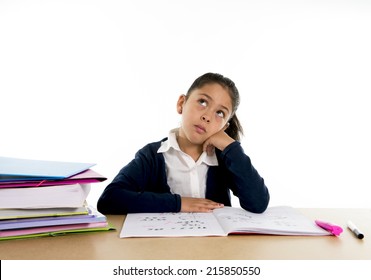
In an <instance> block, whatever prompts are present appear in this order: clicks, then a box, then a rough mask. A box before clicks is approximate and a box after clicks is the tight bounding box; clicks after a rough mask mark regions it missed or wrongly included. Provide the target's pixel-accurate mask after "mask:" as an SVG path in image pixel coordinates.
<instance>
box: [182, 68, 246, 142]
mask: <svg viewBox="0 0 371 280" xmlns="http://www.w3.org/2000/svg"><path fill="white" fill-rule="evenodd" d="M214 83H216V84H219V85H220V86H222V87H224V88H225V89H227V91H228V93H229V96H230V97H231V100H232V114H231V118H230V119H229V121H228V122H229V126H228V128H227V129H226V130H225V132H226V133H227V134H228V135H229V136H230V137H231V138H233V139H234V140H237V141H239V140H240V138H241V137H240V136H242V135H243V129H242V126H241V123H240V121H239V120H238V118H237V115H236V111H237V109H238V106H239V105H240V94H239V92H238V89H237V87H236V85H235V83H234V82H233V81H232V80H231V79H229V78H227V77H224V76H223V75H221V74H218V73H206V74H204V75H202V76H200V77H198V78H197V79H196V80H195V81H194V82H193V84H192V85H191V87H190V88H189V89H188V91H187V94H186V98H188V97H189V96H190V95H191V93H192V91H193V90H195V89H198V88H201V87H203V86H204V85H206V84H214Z"/></svg>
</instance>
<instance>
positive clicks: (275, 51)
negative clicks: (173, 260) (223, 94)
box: [0, 0, 371, 207]
mask: <svg viewBox="0 0 371 280" xmlns="http://www.w3.org/2000/svg"><path fill="white" fill-rule="evenodd" d="M370 3H371V2H369V1H366V0H363V1H362V0H344V1H330V0H326V1H322V0H321V1H320V0H318V1H288V0H285V1H267V0H265V1H264V0H263V1H248V0H246V1H242V0H241V1H237V0H229V1H227V0H210V1H200V0H197V1H193V0H192V1H190V0H187V1H171V0H169V1H165V0H160V1H159V0H157V1H150V0H142V1H140V0H139V1H138V0H136V1H118V0H117V1H112V0H104V1H97V0H96V1H94V0H86V1H83V0H71V1H47V0H45V1H40V0H38V1H16V0H12V1H10V0H9V1H5V0H0V123H1V134H0V155H1V156H11V157H20V158H32V159H46V160H61V161H78V162H93V163H97V165H96V166H95V167H94V168H93V169H94V170H95V171H97V172H99V173H101V174H102V175H105V176H106V177H108V180H107V181H106V182H104V183H100V184H95V185H93V188H92V189H93V191H92V193H91V194H90V195H89V202H90V203H91V204H93V205H94V204H95V203H96V200H97V198H98V197H99V195H100V193H101V192H102V191H103V189H104V187H105V186H106V185H107V184H108V183H109V182H110V181H111V180H112V179H113V177H114V176H115V175H116V174H117V172H118V171H119V170H120V169H121V167H123V166H124V165H125V164H127V163H128V162H129V161H130V160H131V159H132V158H133V157H134V154H135V152H136V151H137V150H138V149H140V148H141V147H142V146H143V145H145V144H146V143H148V142H152V141H157V140H160V139H162V138H163V137H165V136H167V133H168V131H169V130H170V129H171V128H173V127H176V126H178V124H179V121H180V118H179V115H178V114H177V113H176V110H175V104H176V101H177V98H178V96H179V95H180V94H182V93H185V92H186V91H187V89H188V87H189V86H190V85H191V83H192V82H193V80H194V79H195V78H197V77H198V76H199V75H201V74H203V73H205V72H208V71H212V72H219V73H221V74H223V75H226V76H228V77H230V78H231V79H232V80H234V81H235V83H236V84H237V87H238V88H239V91H240V93H241V102H242V103H241V106H240V108H239V110H238V116H239V118H240V120H241V122H242V124H243V126H244V129H245V132H246V133H245V137H244V138H243V140H242V145H243V147H244V149H245V152H246V153H247V154H248V155H249V156H250V157H251V159H252V161H253V164H254V165H255V167H256V168H257V169H258V171H259V173H260V174H261V175H262V176H263V177H264V179H265V181H266V184H267V186H268V187H269V190H270V193H271V204H270V205H271V206H273V205H291V206H294V207H370V205H371V204H370V200H371V197H370V188H371V178H370V175H369V174H370V171H371V166H370V161H369V159H370V156H371V148H370V145H371V132H370V120H371V110H370V101H369V98H368V95H370V93H371V85H370V77H371V51H370V50H371V36H370V30H371V4H370ZM235 205H237V204H235Z"/></svg>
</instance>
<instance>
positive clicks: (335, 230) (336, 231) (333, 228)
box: [315, 220, 343, 236]
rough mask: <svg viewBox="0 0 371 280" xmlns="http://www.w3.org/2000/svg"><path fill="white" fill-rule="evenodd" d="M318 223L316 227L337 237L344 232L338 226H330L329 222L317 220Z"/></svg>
mask: <svg viewBox="0 0 371 280" xmlns="http://www.w3.org/2000/svg"><path fill="white" fill-rule="evenodd" d="M315 222H316V225H317V226H319V227H321V228H323V229H325V230H327V231H328V232H330V233H331V234H333V235H335V236H339V235H340V233H342V232H343V229H342V228H341V227H339V226H337V225H333V224H330V223H327V222H323V221H319V220H315Z"/></svg>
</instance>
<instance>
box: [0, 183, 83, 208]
mask: <svg viewBox="0 0 371 280" xmlns="http://www.w3.org/2000/svg"><path fill="white" fill-rule="evenodd" d="M89 192H90V184H72V185H58V186H48V187H26V188H19V187H18V188H1V189H0V209H6V208H22V209H25V208H30V209H32V208H69V207H71V208H76V207H82V206H83V205H84V202H85V200H86V198H87V196H88V194H89Z"/></svg>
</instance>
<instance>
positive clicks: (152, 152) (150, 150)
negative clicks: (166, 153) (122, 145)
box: [136, 138, 167, 157]
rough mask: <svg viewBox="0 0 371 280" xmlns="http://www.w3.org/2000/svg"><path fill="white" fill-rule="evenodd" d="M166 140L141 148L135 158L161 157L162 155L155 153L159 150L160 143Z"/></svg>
mask: <svg viewBox="0 0 371 280" xmlns="http://www.w3.org/2000/svg"><path fill="white" fill-rule="evenodd" d="M166 140H167V138H164V139H162V140H160V141H156V142H152V143H148V144H146V145H145V146H144V147H143V148H141V149H140V150H139V151H138V152H137V153H136V156H150V157H154V156H156V155H160V156H162V154H159V153H157V151H158V149H159V148H160V146H161V144H162V142H164V141H166Z"/></svg>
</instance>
